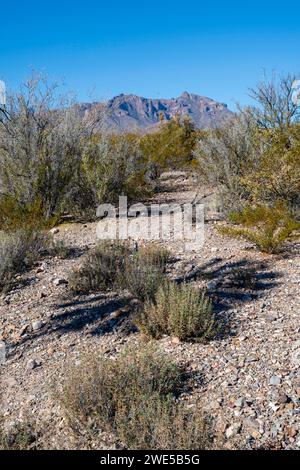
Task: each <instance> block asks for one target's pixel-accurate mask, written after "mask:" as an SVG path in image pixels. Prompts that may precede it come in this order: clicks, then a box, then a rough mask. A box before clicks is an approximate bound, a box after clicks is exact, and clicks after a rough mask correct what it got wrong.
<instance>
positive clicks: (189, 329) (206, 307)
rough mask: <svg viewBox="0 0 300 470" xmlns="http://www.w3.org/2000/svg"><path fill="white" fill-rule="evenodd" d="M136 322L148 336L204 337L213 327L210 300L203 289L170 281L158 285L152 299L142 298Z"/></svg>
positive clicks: (213, 330)
mask: <svg viewBox="0 0 300 470" xmlns="http://www.w3.org/2000/svg"><path fill="white" fill-rule="evenodd" d="M136 325H137V326H138V327H139V329H140V330H141V331H142V332H143V333H145V334H146V335H148V336H150V337H152V338H156V339H158V338H161V337H162V335H164V334H168V335H172V336H176V337H178V338H179V339H180V340H183V341H188V340H194V341H199V340H208V339H210V338H211V337H212V336H214V335H215V333H216V330H217V323H216V319H215V316H214V314H213V308H212V304H211V302H210V300H209V299H208V297H207V296H206V295H205V293H203V292H201V293H200V292H198V291H197V290H196V289H195V288H194V287H192V286H189V285H188V284H181V285H177V284H175V283H172V282H165V283H164V284H163V285H162V286H161V287H160V288H159V290H158V292H157V294H156V296H155V301H154V302H151V301H148V302H146V304H145V306H144V309H143V310H142V311H141V312H140V313H139V314H138V315H137V317H136Z"/></svg>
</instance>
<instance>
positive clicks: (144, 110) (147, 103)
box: [81, 92, 233, 131]
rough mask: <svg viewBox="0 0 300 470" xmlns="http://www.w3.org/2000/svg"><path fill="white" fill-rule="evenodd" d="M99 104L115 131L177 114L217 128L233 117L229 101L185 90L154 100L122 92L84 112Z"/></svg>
mask: <svg viewBox="0 0 300 470" xmlns="http://www.w3.org/2000/svg"><path fill="white" fill-rule="evenodd" d="M97 107H98V108H99V107H103V109H104V110H105V115H106V121H107V125H108V126H109V127H110V128H111V127H112V128H114V129H116V130H126V131H128V130H137V129H147V128H151V127H153V126H155V125H157V124H158V123H159V122H160V119H161V118H163V119H164V120H170V119H171V118H172V117H174V116H176V115H180V116H183V115H187V116H189V117H190V118H191V120H192V121H193V122H194V124H195V126H196V127H197V128H203V129H205V128H214V127H217V126H219V125H220V124H221V123H222V122H223V121H224V120H226V119H229V118H230V117H232V116H233V113H232V111H230V110H229V109H228V108H227V105H226V104H223V103H218V102H217V101H214V100H212V99H210V98H206V97H204V96H199V95H195V94H192V93H187V92H184V93H182V95H180V96H179V97H178V98H171V99H151V98H143V97H140V96H136V95H123V94H122V95H119V96H116V97H115V98H112V99H111V100H109V101H108V102H107V103H105V104H104V105H101V104H99V103H87V104H83V105H81V110H82V112H84V113H85V114H86V113H89V112H91V111H93V110H94V109H97Z"/></svg>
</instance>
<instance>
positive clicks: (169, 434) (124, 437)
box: [59, 344, 210, 449]
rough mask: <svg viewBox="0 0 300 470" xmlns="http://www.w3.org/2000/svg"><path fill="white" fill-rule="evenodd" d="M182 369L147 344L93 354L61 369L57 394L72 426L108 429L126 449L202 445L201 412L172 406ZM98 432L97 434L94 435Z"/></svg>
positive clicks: (206, 433)
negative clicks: (62, 378) (109, 355)
mask: <svg viewBox="0 0 300 470" xmlns="http://www.w3.org/2000/svg"><path fill="white" fill-rule="evenodd" d="M181 379H182V371H181V370H180V368H178V366H176V365H175V364H174V363H172V362H171V361H170V360H169V359H168V358H166V357H164V356H163V355H162V354H161V353H159V352H158V351H157V350H156V349H155V348H154V347H153V345H152V344H150V345H147V346H145V347H143V348H141V347H137V346H134V347H131V348H127V349H126V350H125V351H123V353H121V354H120V355H119V356H117V357H116V358H115V359H113V358H107V357H105V356H101V355H99V356H95V355H94V354H92V355H88V356H85V357H83V358H82V360H81V364H80V365H78V366H74V365H72V366H71V367H70V368H69V370H68V371H67V373H66V376H65V381H64V383H63V390H62V393H61V392H60V393H59V399H60V401H61V403H62V405H63V407H64V409H65V411H66V413H67V416H68V419H69V423H70V425H71V427H72V428H73V430H75V431H77V432H79V433H80V432H81V430H83V431H84V433H86V432H90V434H91V436H92V438H93V439H95V437H96V436H97V433H99V430H100V431H106V432H111V433H113V434H114V435H115V436H116V437H117V439H119V440H121V442H122V443H123V445H124V446H125V447H126V448H130V449H163V448H165V449H184V448H189V449H190V448H191V449H196V448H206V447H208V446H209V445H210V439H209V431H208V425H207V423H206V420H205V419H204V418H203V415H202V413H200V412H198V411H197V412H196V410H193V411H191V410H186V409H185V408H184V407H183V406H182V405H177V404H176V401H175V397H176V395H178V394H179V392H180V389H181V386H182V385H181ZM100 437H101V436H100Z"/></svg>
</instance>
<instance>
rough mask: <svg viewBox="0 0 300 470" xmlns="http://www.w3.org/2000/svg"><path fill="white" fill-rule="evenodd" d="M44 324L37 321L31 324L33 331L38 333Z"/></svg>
mask: <svg viewBox="0 0 300 470" xmlns="http://www.w3.org/2000/svg"><path fill="white" fill-rule="evenodd" d="M43 325H44V324H43V322H42V321H41V320H36V321H34V322H33V323H32V324H31V327H32V331H38V330H40V329H41V328H42V327H43Z"/></svg>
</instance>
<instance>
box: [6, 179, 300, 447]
mask: <svg viewBox="0 0 300 470" xmlns="http://www.w3.org/2000/svg"><path fill="white" fill-rule="evenodd" d="M195 194H196V191H195V187H194V184H193V181H191V180H189V179H188V178H186V176H185V175H184V174H180V173H176V174H169V175H165V177H164V180H163V181H162V188H161V191H160V193H159V194H158V196H157V197H156V198H154V199H153V201H152V202H162V201H163V202H177V203H180V204H182V203H184V202H190V201H191V200H193V199H194V198H195ZM203 195H204V193H202V194H200V195H198V198H200V199H201V196H203ZM204 201H208V202H209V201H210V200H209V198H208V199H207V198H205V199H204ZM208 206H209V207H208V209H211V206H210V202H209V204H208ZM217 219H218V217H217V214H216V213H214V212H212V211H211V210H208V212H207V214H206V224H205V242H204V245H203V247H201V248H200V247H199V248H198V249H197V250H193V251H187V250H185V249H184V246H183V245H182V244H181V243H179V242H176V241H172V240H168V241H166V242H165V244H166V245H167V246H168V247H169V248H170V250H171V252H172V254H173V258H174V259H173V260H172V262H171V263H170V266H169V268H168V275H169V277H171V278H178V277H186V278H187V279H191V282H193V283H194V285H195V287H196V288H198V287H199V288H203V287H205V288H207V290H208V293H209V295H210V296H211V298H212V300H213V302H214V306H215V311H216V314H217V316H218V318H219V320H220V321H221V322H222V325H223V327H222V330H221V332H220V335H219V336H218V337H217V338H216V339H215V340H213V341H211V342H210V343H209V344H198V343H197V344H190V343H180V342H179V341H178V340H177V339H176V338H170V337H165V338H163V339H162V340H160V341H159V342H158V344H159V346H160V347H161V348H162V349H163V350H164V351H166V352H167V353H168V354H170V356H171V358H172V359H173V360H175V361H177V362H178V363H180V364H182V365H184V366H185V367H186V369H187V371H189V372H190V376H191V384H192V386H191V387H190V389H189V391H188V392H186V393H185V394H183V396H182V399H183V400H186V401H187V402H188V403H189V406H191V407H192V406H193V405H194V404H195V403H196V401H198V400H200V402H201V403H202V405H203V408H204V409H205V410H207V411H208V412H209V414H210V415H211V416H212V417H213V419H214V425H215V429H216V432H217V433H219V434H221V435H222V436H223V437H224V438H225V440H226V443H225V446H228V447H230V448H232V447H235V446H239V447H244V448H261V447H263V448H265V447H272V448H283V449H298V448H300V369H299V365H300V321H299V317H300V301H299V285H300V272H299V271H300V270H299V244H298V245H297V244H296V243H293V244H290V245H289V246H287V249H286V251H285V252H284V253H282V254H281V255H276V256H275V255H262V254H260V253H258V252H256V251H255V250H254V249H253V247H252V246H251V245H250V244H248V243H245V242H242V241H237V240H232V239H229V238H223V237H221V236H220V235H219V234H218V233H217V230H216V226H217V225H218V224H219V223H222V222H219V221H218V220H217ZM54 237H55V238H56V239H63V240H64V241H65V242H66V244H68V245H70V246H72V248H73V250H72V253H71V256H70V257H69V258H68V259H64V260H62V259H59V258H50V257H46V258H44V259H43V260H41V261H40V262H39V263H38V265H37V266H35V267H34V268H33V269H32V270H31V271H30V272H28V273H26V275H22V276H19V277H18V278H17V279H16V286H15V287H14V288H13V290H12V291H10V292H9V293H7V294H5V295H4V294H3V295H2V296H1V298H0V341H2V343H0V344H2V346H3V344H5V347H6V359H5V360H2V364H1V365H0V373H1V392H2V414H3V415H4V417H5V420H6V423H7V425H11V424H12V423H13V422H14V421H16V420H18V419H20V418H21V419H23V418H24V417H28V416H29V417H34V418H35V419H37V420H38V421H39V422H40V423H43V426H44V434H43V438H42V444H41V445H42V446H43V448H66V449H71V448H74V447H80V443H78V441H77V442H75V441H74V437H73V436H72V434H71V433H70V432H69V431H68V427H67V426H66V422H65V418H64V416H63V413H62V410H61V409H60V407H59V404H58V402H57V400H56V394H57V393H59V392H57V388H58V389H59V384H60V383H61V381H62V380H63V377H64V370H65V366H66V364H67V363H69V362H76V361H78V359H79V358H80V355H81V354H82V353H83V351H85V350H90V349H93V350H95V351H96V350H97V351H103V352H105V353H107V354H109V355H113V354H115V353H116V352H118V351H120V350H121V349H122V348H124V346H125V344H127V343H132V342H139V341H141V337H140V334H139V333H138V332H137V331H135V330H134V329H133V328H132V325H131V323H130V308H128V305H129V306H130V305H131V303H132V299H131V298H130V296H129V295H128V294H126V293H124V294H123V295H120V293H117V292H109V293H107V292H99V293H97V294H93V295H89V296H81V297H74V296H71V295H70V293H69V289H68V284H67V283H66V282H65V281H67V279H68V276H69V273H70V272H71V271H72V269H74V268H76V267H77V266H80V264H81V263H82V259H83V257H84V254H85V253H86V252H87V251H88V250H89V249H91V248H92V247H93V246H94V244H95V241H96V224H94V223H91V224H68V225H67V224H66V225H62V226H61V227H60V228H59V232H58V233H57V234H55V235H54ZM240 269H242V270H247V271H249V272H250V273H252V275H251V276H250V280H251V282H250V284H249V285H248V284H247V285H243V284H241V283H240V281H239V272H240ZM253 272H254V274H253ZM116 445H118V444H117V443H115V442H113V439H111V440H110V441H109V443H107V442H104V443H103V448H114V447H115V446H116Z"/></svg>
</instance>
